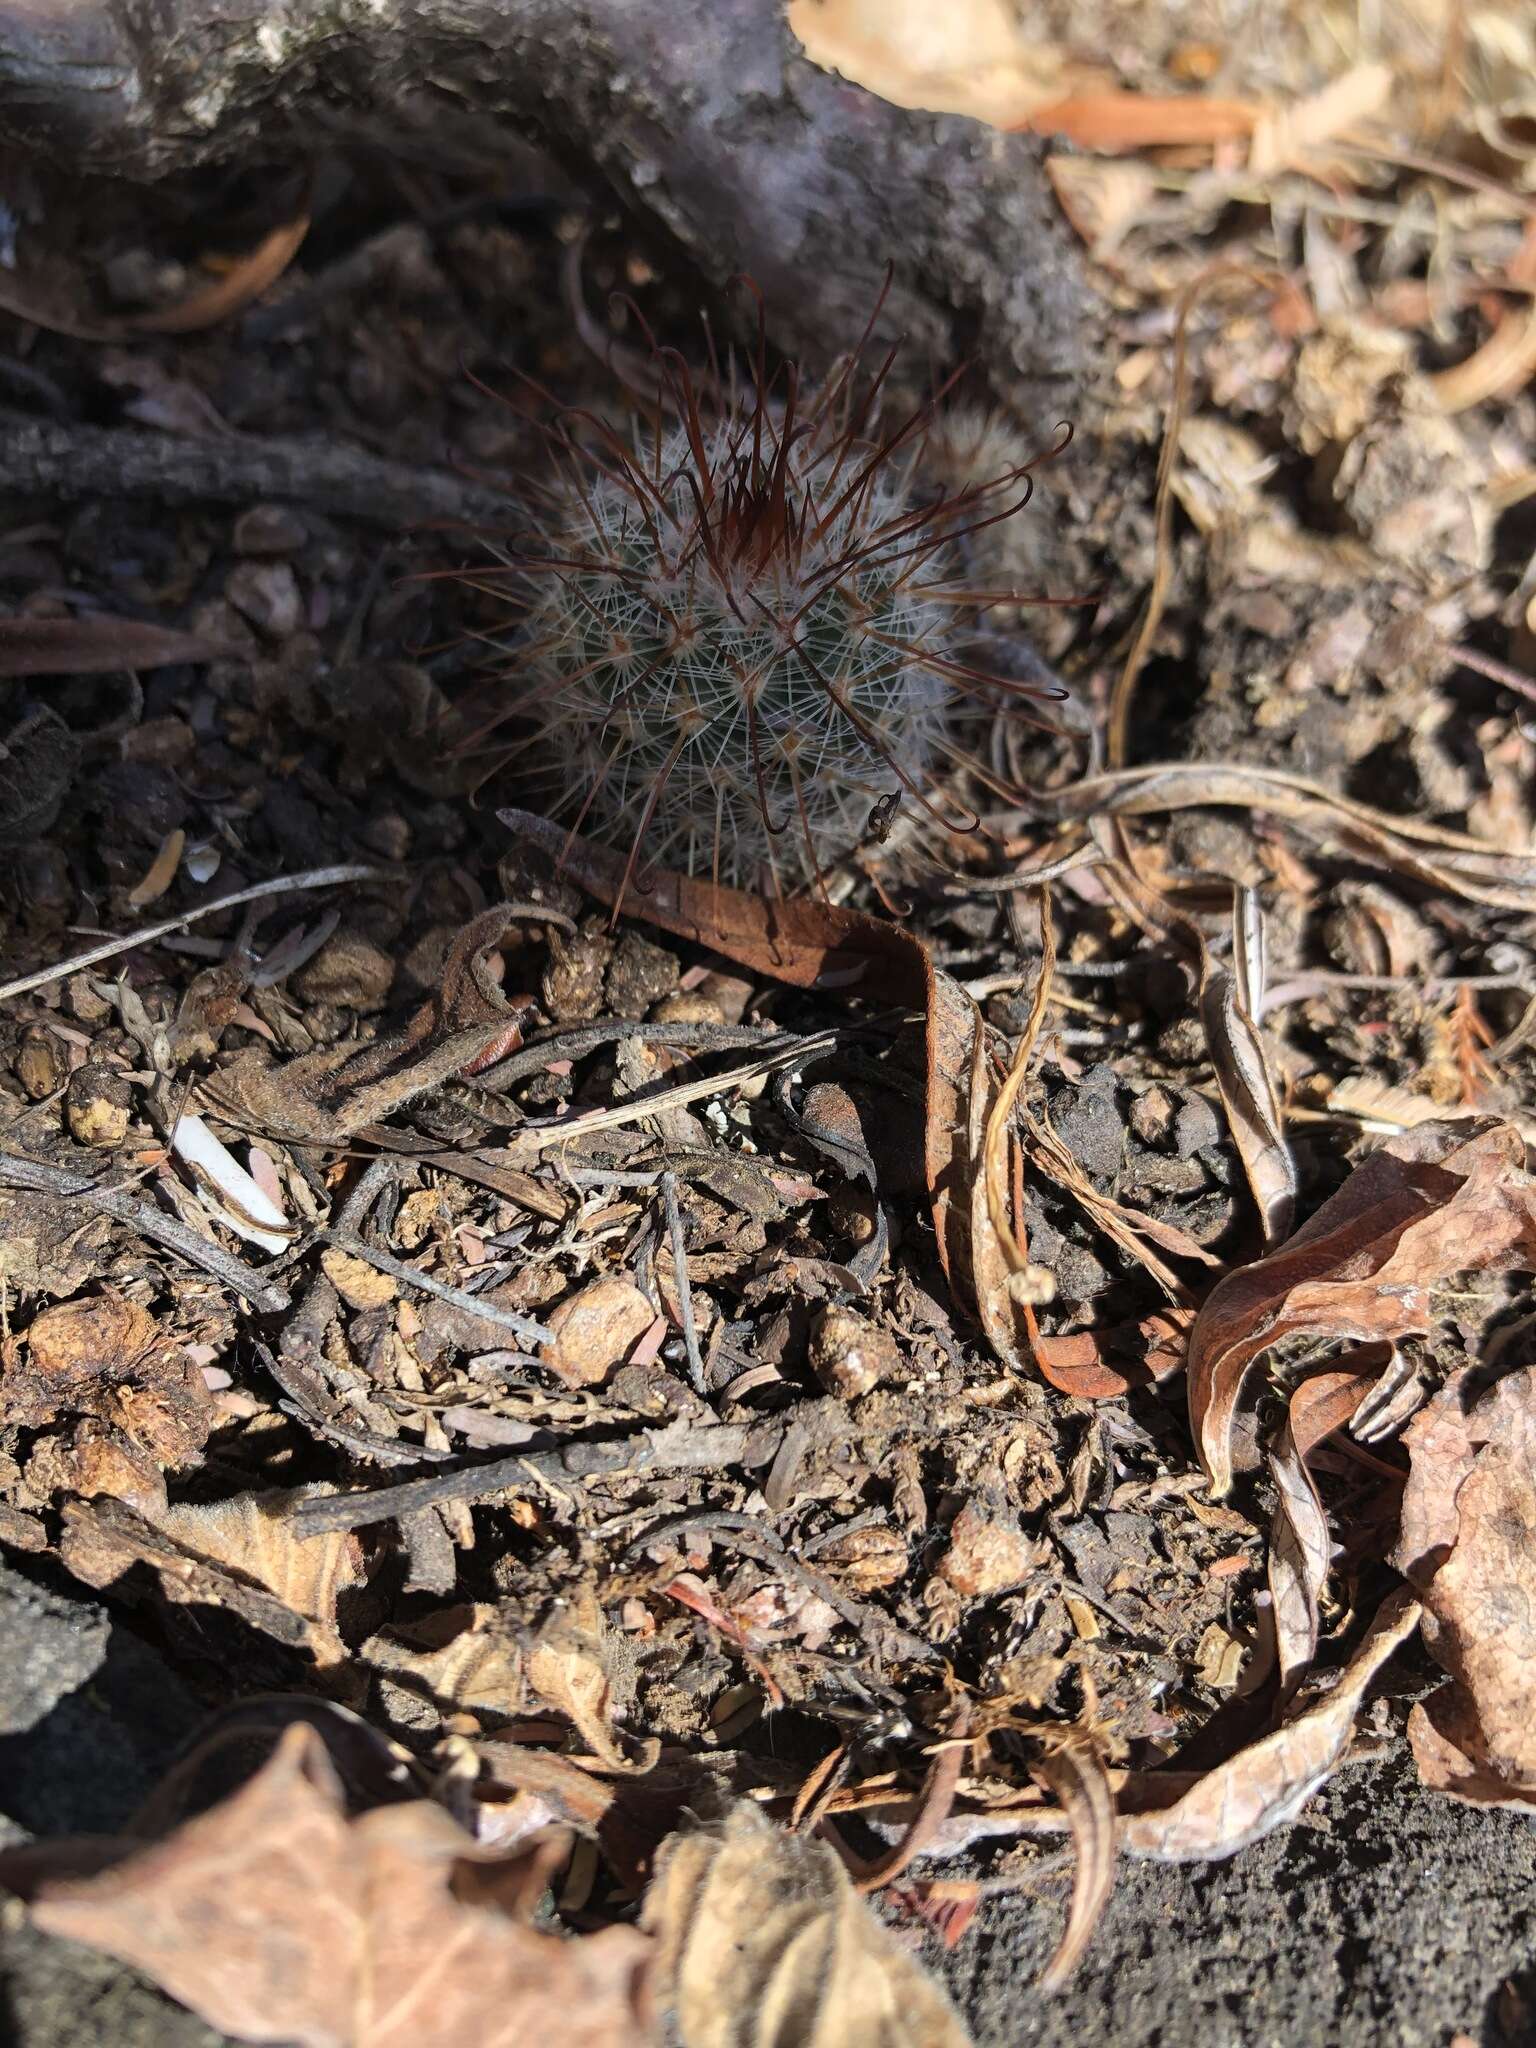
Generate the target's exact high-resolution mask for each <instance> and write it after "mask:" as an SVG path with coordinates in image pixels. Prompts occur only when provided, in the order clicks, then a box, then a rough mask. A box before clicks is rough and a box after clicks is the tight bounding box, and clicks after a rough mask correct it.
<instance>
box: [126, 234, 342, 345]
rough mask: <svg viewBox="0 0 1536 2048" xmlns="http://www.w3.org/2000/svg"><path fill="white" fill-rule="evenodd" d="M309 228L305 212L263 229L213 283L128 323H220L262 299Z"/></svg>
mask: <svg viewBox="0 0 1536 2048" xmlns="http://www.w3.org/2000/svg"><path fill="white" fill-rule="evenodd" d="M308 233H309V214H308V213H307V212H304V213H300V214H298V215H296V216H295V218H294V219H293V220H288V221H284V222H283V224H282V225H281V226H280V227H275V228H273V229H272V230H271V231H270V233H268V234H266V235H263V237H262V238H261V240H260V241H259V242H258V243H257V244H256V246H255V248H254V249H250V250H247V251H246V253H245V254H244V255H243V256H242V257H241V258H240V260H239V261H238V262H237V263H230V264H228V265H226V266H225V268H224V270H223V272H222V274H221V275H220V276H218V277H216V278H214V279H213V280H212V281H211V282H210V283H208V284H205V285H203V286H201V287H200V288H199V289H198V290H197V291H195V292H191V293H189V294H188V296H187V297H186V298H184V299H180V300H178V301H177V303H176V304H175V305H174V306H165V307H162V308H161V309H160V310H158V311H156V312H153V313H140V314H137V315H136V316H135V317H134V318H133V319H132V320H131V321H129V322H128V323H127V324H128V326H129V327H130V328H131V329H132V330H133V331H134V332H135V333H138V334H195V333H198V332H199V331H200V330H201V329H203V328H205V327H216V326H217V325H218V323H219V322H220V321H221V320H228V319H230V318H231V317H232V316H233V315H234V314H236V313H239V312H241V311H242V310H243V309H244V308H245V307H246V306H249V305H250V304H251V303H252V301H253V300H256V299H259V298H260V297H261V295H262V293H263V292H264V291H265V290H266V289H267V287H268V285H272V284H276V282H277V280H278V279H279V278H280V277H281V276H282V274H283V272H284V271H285V270H286V269H287V268H288V266H289V264H290V263H291V262H292V261H293V259H294V257H295V256H297V254H298V253H299V250H300V248H301V247H302V245H303V241H304V237H305V236H306V235H307V234H308Z"/></svg>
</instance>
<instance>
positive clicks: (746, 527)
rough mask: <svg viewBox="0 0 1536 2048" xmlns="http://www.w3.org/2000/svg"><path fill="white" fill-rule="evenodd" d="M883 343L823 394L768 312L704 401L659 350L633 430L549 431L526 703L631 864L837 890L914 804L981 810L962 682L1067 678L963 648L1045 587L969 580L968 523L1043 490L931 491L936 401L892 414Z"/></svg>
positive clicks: (584, 817)
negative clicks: (765, 331) (887, 410)
mask: <svg viewBox="0 0 1536 2048" xmlns="http://www.w3.org/2000/svg"><path fill="white" fill-rule="evenodd" d="M878 310H879V309H878V307H877V309H876V312H877V313H878ZM873 317H874V316H872V318H871V326H872V325H873ZM866 341H867V334H866ZM863 346H864V344H862V343H861V346H860V349H856V350H855V351H853V353H852V354H851V355H850V356H849V357H847V358H846V359H845V360H844V362H843V363H842V364H841V365H840V366H839V367H838V368H837V370H836V371H835V373H834V374H833V375H832V376H831V377H830V379H829V380H828V381H827V383H826V384H825V385H824V386H823V387H822V388H821V389H820V390H818V391H815V392H811V393H807V392H806V391H805V390H804V389H803V388H802V386H801V382H800V379H799V377H798V375H797V374H796V372H795V371H794V370H793V368H790V369H788V370H786V371H784V372H783V373H782V374H781V375H780V376H778V377H774V378H770V376H769V374H768V372H767V369H766V367H765V360H764V359H765V349H764V345H763V341H762V335H761V327H760V331H759V341H758V347H757V351H756V355H755V358H754V360H753V362H752V364H751V366H750V370H749V372H748V374H747V375H746V376H745V377H742V376H740V375H739V374H738V372H737V370H736V368H735V366H734V365H733V366H732V368H731V371H730V373H729V375H728V377H722V375H721V374H720V372H719V370H718V367H716V368H715V370H714V372H713V374H712V375H711V376H710V377H709V379H708V380H707V386H706V388H707V390H708V393H709V396H708V397H707V398H705V399H701V397H700V395H699V391H698V388H697V386H696V384H695V380H694V377H693V375H692V373H691V371H690V370H689V367H688V365H687V364H686V362H685V361H684V360H683V359H682V358H681V357H680V356H678V355H677V354H676V353H675V352H674V351H671V350H664V349H654V350H653V355H652V361H653V365H654V372H655V380H656V384H657V391H656V401H657V402H656V403H655V404H654V405H653V406H651V407H650V408H648V412H647V416H645V417H643V418H641V419H640V420H639V421H638V423H637V424H636V426H635V427H634V429H633V431H632V432H631V433H629V434H627V435H626V434H623V433H621V432H620V431H618V430H617V429H616V428H614V427H613V426H611V425H609V424H608V423H607V422H605V421H603V420H600V419H598V418H595V417H594V416H593V415H591V414H589V413H586V412H581V411H567V412H565V413H563V414H562V415H561V416H560V418H559V420H558V421H557V423H556V424H555V425H554V426H553V427H551V428H549V429H547V430H546V431H547V432H548V434H549V437H550V440H551V444H552V447H553V450H554V453H555V475H554V477H553V479H552V481H551V483H550V485H549V487H548V488H547V489H546V491H545V492H544V494H543V495H544V497H545V502H546V510H545V515H544V518H543V520H542V522H541V525H542V534H541V545H539V546H537V547H534V548H530V549H528V550H526V551H524V552H522V553H520V554H518V555H516V556H514V557H512V558H511V560H510V561H509V564H508V567H509V570H510V571H511V572H512V573H513V574H514V575H515V576H516V577H517V578H518V580H519V581H520V583H521V585H522V592H523V600H524V603H525V605H526V607H527V611H528V619H527V630H526V636H525V640H524V643H523V645H522V647H521V648H520V650H519V653H518V661H519V666H520V668H521V671H522V674H523V676H524V678H525V680H526V683H527V688H526V689H525V690H524V691H523V692H522V694H521V696H520V697H519V698H518V699H517V700H516V701H515V702H514V703H512V704H511V705H508V706H505V707H504V715H511V714H512V713H523V714H527V715H529V716H531V718H532V719H533V721H534V726H535V737H536V739H538V740H540V741H541V742H542V746H541V751H542V753H543V755H544V759H545V762H546V765H547V766H548V767H549V768H550V769H551V770H552V771H553V772H554V773H555V774H556V775H558V777H559V780H560V783H561V785H562V787H561V788H560V789H559V790H558V792H557V805H558V807H560V808H563V809H564V810H565V811H566V813H567V815H570V814H574V819H575V827H576V828H577V829H581V828H583V827H585V826H587V825H588V822H589V821H590V824H591V826H592V827H594V828H599V829H601V830H602V831H603V832H604V833H606V834H608V835H611V836H612V837H613V838H614V839H616V840H617V841H618V842H619V843H621V844H627V846H628V848H629V867H628V870H627V876H626V881H627V880H628V878H629V877H632V876H633V875H634V874H635V872H636V868H637V864H638V863H639V861H640V860H641V858H642V856H643V858H644V860H645V862H646V863H647V864H649V863H650V862H652V861H657V862H661V861H665V862H668V863H670V864H671V865H673V866H681V867H684V868H686V869H687V870H688V871H690V872H694V873H697V872H706V873H711V874H713V875H714V876H715V878H716V879H722V878H724V879H729V880H733V881H736V880H755V879H759V878H761V877H762V876H763V873H764V871H765V870H766V871H767V875H768V877H769V879H770V880H771V882H772V884H773V885H774V886H776V887H779V888H782V887H784V886H785V885H786V884H787V885H788V886H791V887H792V886H794V885H796V884H798V883H801V882H813V883H816V884H818V885H820V886H823V887H824V886H825V877H824V870H825V865H826V863H827V862H828V861H829V860H830V859H832V858H834V857H836V856H837V855H839V854H841V853H844V852H846V851H848V850H849V848H850V847H851V846H852V845H853V844H855V843H856V842H857V841H858V840H859V839H860V838H861V837H862V836H864V835H865V834H866V833H867V832H868V830H869V829H870V827H871V825H872V823H875V822H877V821H880V820H884V819H886V818H888V817H889V816H890V814H891V813H892V812H893V811H894V810H895V808H896V806H897V804H898V803H899V802H900V801H901V800H902V799H903V798H910V799H911V800H912V801H913V802H914V803H915V804H916V805H917V806H919V807H920V808H921V809H922V810H923V811H925V812H927V813H928V814H929V816H930V817H931V818H932V819H934V820H936V821H937V822H938V823H939V824H940V825H941V826H943V827H944V828H945V829H947V830H957V829H958V830H970V829H974V828H975V825H976V822H977V821H976V819H975V817H974V814H971V813H968V812H965V811H964V810H963V809H961V808H960V807H959V806H958V805H957V804H956V803H955V802H954V801H953V800H952V799H947V798H946V797H945V796H944V794H943V791H942V789H941V788H940V787H939V786H938V785H937V784H936V781H935V777H936V771H937V770H938V769H939V768H940V766H941V765H942V764H945V763H951V762H955V761H958V760H959V759H960V758H961V756H960V755H959V752H958V749H957V746H956V742H955V739H954V736H953V732H952V729H951V728H952V714H953V712H954V710H955V707H956V705H957V702H958V700H959V699H960V698H961V697H963V696H964V695H966V694H970V695H980V696H982V697H984V698H987V699H990V700H992V701H993V702H996V701H997V700H999V699H1000V698H1001V697H1003V696H1005V695H1006V696H1010V697H1014V698H1024V699H1029V698H1039V697H1041V696H1049V695H1050V694H1051V693H1050V691H1049V690H1048V689H1047V690H1041V689H1040V688H1039V687H1038V686H1032V685H1025V684H1020V683H1017V682H1014V681H1009V680H1005V679H1002V678H998V677H994V676H992V675H989V674H986V673H984V672H982V671H980V670H978V669H976V668H974V667H972V666H971V665H970V663H969V662H968V661H967V660H966V659H965V652H966V646H967V634H968V630H969V627H970V625H971V622H972V621H973V620H974V617H975V615H976V613H977V611H978V610H980V609H983V608H984V607H985V606H986V605H987V604H989V603H993V602H997V601H999V600H1000V599H1002V598H1004V597H1006V598H1009V599H1012V600H1014V601H1016V602H1017V601H1024V600H1023V597H1022V594H1021V593H1018V592H977V591H974V590H969V589H966V588H965V587H964V585H963V571H964V566H965V554H964V544H965V541H966V538H967V536H968V535H969V534H971V533H973V532H975V531H976V530H977V529H978V528H980V527H982V526H986V525H990V524H992V523H993V522H994V521H996V520H998V519H1003V518H1007V517H1008V516H1009V515H1010V514H1011V513H1013V512H1015V511H1017V510H1019V509H1020V508H1021V507H1022V505H1023V504H1024V503H1025V502H1026V501H1027V498H1028V495H1029V488H1030V487H1029V482H1028V477H1027V471H1028V470H1029V469H1030V468H1031V467H1032V466H1033V465H1032V464H1031V463H1024V464H1020V465H1017V466H1014V467H1010V468H1008V469H1006V470H1005V471H1004V472H1003V473H1001V474H999V475H996V476H992V477H983V478H981V479H980V480H978V481H974V482H970V483H967V484H966V486H965V487H964V488H962V489H957V490H953V491H950V492H949V493H947V494H945V493H941V492H938V493H936V492H932V491H930V492H928V493H926V494H924V493H923V491H922V490H921V488H920V483H921V476H922V448H923V440H924V436H925V433H926V430H927V426H928V423H929V421H930V419H931V418H932V412H933V406H932V403H930V404H929V405H927V406H924V407H923V408H921V409H920V410H919V411H917V412H915V413H913V414H911V415H910V416H909V417H908V418H906V419H905V420H904V421H902V422H901V423H900V424H898V425H897V426H895V427H893V428H891V429H882V428H881V427H880V426H879V424H878V419H877V407H878V401H879V396H880V392H881V388H882V386H883V384H884V382H885V380H886V377H887V375H888V373H889V371H890V367H891V363H892V360H893V358H894V350H893V351H891V353H890V354H888V355H887V356H886V358H885V361H884V363H883V365H882V366H881V368H880V371H879V373H878V374H877V375H876V376H874V377H873V378H871V379H869V380H867V381H864V382H863V383H861V382H860V380H859V374H858V363H859V357H860V354H861V353H862V349H863ZM940 395H941V396H942V394H940ZM669 416H670V420H671V421H672V422H674V423H671V424H669V423H668V421H669ZM1063 445H1064V444H1063ZM1053 452H1054V451H1053ZM1021 486H1022V489H1021Z"/></svg>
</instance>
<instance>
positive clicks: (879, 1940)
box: [640, 1801, 967, 2048]
mask: <svg viewBox="0 0 1536 2048" xmlns="http://www.w3.org/2000/svg"><path fill="white" fill-rule="evenodd" d="M640 1924H641V1926H642V1927H643V1928H644V1929H645V1931H646V1932H647V1933H648V1934H650V1935H651V1936H653V1937H654V1940H655V1944H656V1953H655V1959H654V1961H653V1963H652V1965H651V1969H650V1973H649V1980H648V1985H647V1990H648V1992H649V1996H650V1999H651V2001H652V2003H653V2005H654V2007H655V2010H656V2013H657V2016H658V2019H659V2021H660V2028H659V2031H660V2034H661V2038H662V2039H663V2040H666V2041H668V2042H670V2043H675V2044H676V2048H790V2044H791V2043H792V2044H793V2048H966V2042H967V2035H966V2033H965V2029H964V2028H963V2027H962V2026H961V2024H960V2021H959V2019H958V2018H957V2017H956V2015H955V2013H954V2011H953V2010H952V2008H951V2007H950V2005H949V2002H948V2000H947V1999H946V1998H945V1996H944V1994H943V1992H942V1991H941V1990H940V1989H939V1987H938V1986H937V1985H936V1984H935V1983H933V1982H932V1980H931V1979H929V1978H928V1977H926V1976H925V1975H924V1974H923V1972H922V1971H921V1970H920V1969H919V1968H918V1966H917V1964H916V1963H914V1962H913V1961H912V1959H911V1957H910V1956H908V1955H906V1954H904V1953H903V1951H902V1950H901V1949H900V1948H899V1947H898V1946H897V1944H896V1942H895V1940H894V1939H893V1938H892V1936H891V1935H890V1934H888V1933H887V1932H886V1930H885V1928H883V1927H882V1926H881V1925H880V1923H879V1921H878V1920H876V1919H875V1918H874V1916H873V1914H871V1913H870V1912H869V1910H868V1908H867V1907H866V1906H865V1905H864V1903H863V1901H862V1900H861V1899H860V1898H859V1896H858V1894H857V1893H856V1892H855V1891H854V1889H853V1886H852V1884H851V1883H850V1881H849V1878H848V1873H847V1872H846V1870H844V1868H843V1866H842V1864H841V1862H840V1861H839V1860H838V1858H837V1856H836V1854H835V1853H834V1851H833V1850H832V1849H831V1848H829V1847H828V1846H827V1844H826V1843H825V1842H820V1841H816V1840H814V1839H812V1838H810V1837H807V1836H804V1835H791V1834H784V1833H782V1832H780V1831H779V1830H778V1829H776V1828H775V1827H774V1826H773V1825H772V1824H771V1822H769V1821H767V1820H765V1819H764V1818H763V1816H762V1815H761V1814H760V1813H759V1812H758V1810H757V1809H756V1807H754V1806H751V1805H750V1804H748V1803H746V1802H745V1801H743V1802H742V1803H740V1804H738V1805H736V1806H734V1807H733V1808H732V1809H731V1810H730V1812H729V1813H728V1814H727V1815H726V1817H725V1819H724V1820H723V1821H721V1822H720V1823H719V1824H718V1825H716V1826H714V1827H710V1828H707V1829H699V1830H697V1831H695V1832H693V1833H690V1834H683V1835H675V1836H674V1837H673V1838H672V1840H671V1842H670V1843H669V1844H668V1845H667V1846H666V1847H665V1848H664V1849H663V1851H662V1853H661V1857H660V1859H659V1863H658V1867H657V1875H656V1878H655V1881H654V1883H653V1884H652V1886H651V1889H650V1891H649V1892H648V1893H647V1895H646V1901H645V1911H644V1914H643V1916H642V1919H641V1923H640Z"/></svg>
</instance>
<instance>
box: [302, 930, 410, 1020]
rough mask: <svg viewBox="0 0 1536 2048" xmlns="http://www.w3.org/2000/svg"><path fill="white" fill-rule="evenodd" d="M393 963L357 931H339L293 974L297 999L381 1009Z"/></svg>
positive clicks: (391, 984) (386, 996) (350, 1008)
mask: <svg viewBox="0 0 1536 2048" xmlns="http://www.w3.org/2000/svg"><path fill="white" fill-rule="evenodd" d="M394 979H395V963H394V961H393V960H392V959H391V958H390V956H389V955H388V953H386V952H385V951H384V949H383V948H382V947H381V946H376V945H375V944H374V942H373V940H372V939H365V938H364V937H363V935H362V933H361V932H354V931H346V930H343V931H339V932H337V933H336V934H335V936H334V937H332V938H330V939H328V940H327V941H326V943H325V944H324V945H323V946H322V947H321V948H320V950H319V952H318V953H317V954H316V955H315V957H314V959H313V960H309V961H306V962H305V964H304V965H303V966H302V967H301V968H300V969H299V970H298V972H297V973H296V974H295V975H294V977H293V992H294V994H295V995H296V996H297V997H298V998H299V1000H300V1001H301V1002H305V1003H316V1004H320V1003H328V1004H332V1005H334V1006H336V1007H337V1008H344V1009H348V1010H382V1009H383V1007H384V1005H385V1003H386V1002H387V1001H388V1000H389V991H390V989H391V987H392V986H393V985H394Z"/></svg>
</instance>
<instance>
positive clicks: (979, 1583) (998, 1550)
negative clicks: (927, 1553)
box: [939, 1494, 1051, 1599]
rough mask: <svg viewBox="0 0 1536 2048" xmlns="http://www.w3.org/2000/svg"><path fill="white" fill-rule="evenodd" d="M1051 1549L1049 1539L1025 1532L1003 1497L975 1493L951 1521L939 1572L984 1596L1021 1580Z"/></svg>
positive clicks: (969, 1592)
mask: <svg viewBox="0 0 1536 2048" xmlns="http://www.w3.org/2000/svg"><path fill="white" fill-rule="evenodd" d="M1050 1555H1051V1550H1050V1545H1049V1544H1047V1543H1042V1542H1041V1541H1040V1540H1039V1538H1038V1537H1035V1536H1027V1535H1025V1533H1024V1531H1023V1530H1022V1529H1021V1528H1020V1527H1019V1524H1018V1520H1017V1518H1016V1517H1015V1516H1014V1515H1013V1514H1011V1513H1010V1512H1009V1510H1008V1509H1007V1508H1005V1507H1003V1506H1002V1505H1001V1503H994V1502H991V1501H988V1500H985V1499H983V1497H982V1496H981V1495H980V1494H973V1495H972V1496H971V1498H970V1499H969V1500H968V1501H967V1502H966V1504H965V1506H964V1507H963V1508H962V1509H961V1510H960V1512H959V1514H958V1515H956V1517H955V1519H954V1521H953V1522H951V1524H950V1527H949V1549H948V1550H947V1551H946V1552H945V1554H944V1558H943V1561H942V1562H941V1563H940V1565H939V1576H940V1578H942V1579H944V1580H945V1581H946V1582H947V1583H948V1584H949V1585H951V1586H953V1587H954V1589H955V1591H956V1592H957V1593H963V1594H965V1595H966V1596H967V1597H970V1598H981V1599H985V1598H986V1597H987V1596H988V1595H990V1594H993V1593H1007V1592H1010V1591H1011V1590H1012V1589H1013V1588H1014V1587H1015V1586H1022V1585H1023V1584H1024V1582H1025V1580H1026V1579H1028V1578H1030V1577H1031V1576H1032V1575H1033V1574H1034V1573H1035V1572H1037V1571H1039V1569H1040V1567H1041V1566H1042V1565H1043V1564H1045V1563H1047V1562H1048V1561H1049V1559H1050Z"/></svg>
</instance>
